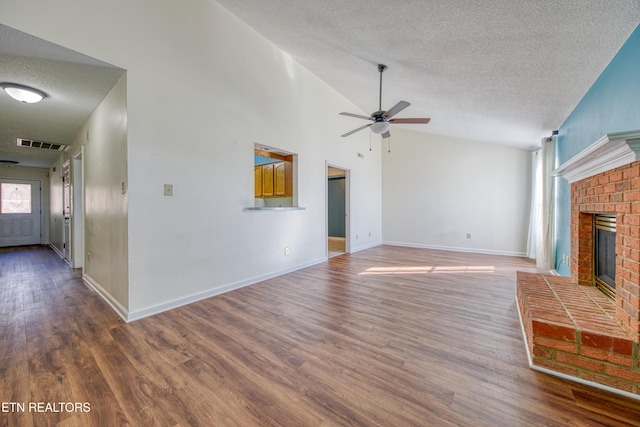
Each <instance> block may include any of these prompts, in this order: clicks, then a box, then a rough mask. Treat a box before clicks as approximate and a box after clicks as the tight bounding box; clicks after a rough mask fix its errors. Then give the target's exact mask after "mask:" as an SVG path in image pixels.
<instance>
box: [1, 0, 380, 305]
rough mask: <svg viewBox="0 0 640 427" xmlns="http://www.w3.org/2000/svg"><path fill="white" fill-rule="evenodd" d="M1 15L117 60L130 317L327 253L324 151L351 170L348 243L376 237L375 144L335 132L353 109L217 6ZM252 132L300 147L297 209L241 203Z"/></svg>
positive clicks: (248, 183) (18, 2) (119, 0)
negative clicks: (123, 75) (123, 106)
mask: <svg viewBox="0 0 640 427" xmlns="http://www.w3.org/2000/svg"><path fill="white" fill-rule="evenodd" d="M34 10H37V11H38V13H37V14H34V13H33V11H34ZM0 16H1V17H2V18H0V19H2V22H3V23H4V24H5V25H9V26H11V27H14V28H17V29H19V30H21V31H25V32H27V33H30V34H33V35H36V36H38V37H42V38H44V39H47V40H49V41H52V42H54V43H58V44H60V45H62V46H65V47H67V48H70V49H74V50H77V51H79V52H81V53H83V54H86V55H89V56H93V57H95V58H97V59H100V60H102V61H105V62H108V63H111V64H114V65H116V66H119V67H121V68H123V69H126V70H127V113H128V136H127V139H128V151H127V162H128V182H127V186H128V224H129V228H128V282H129V286H128V291H129V292H128V293H129V295H128V304H127V305H126V308H127V309H128V314H127V316H128V317H129V318H136V317H140V316H144V315H147V314H150V313H153V312H154V311H157V310H162V309H167V308H170V307H172V306H175V305H179V304H183V303H187V302H189V301H192V300H195V299H198V298H201V297H205V296H208V295H213V294H215V293H217V292H221V291H224V290H228V289H232V288H234V287H237V286H242V285H246V284H249V283H252V282H253V281H256V280H258V279H261V278H265V277H268V276H270V275H273V274H279V273H282V272H286V271H289V270H291V269H296V268H300V267H302V266H305V265H309V264H312V263H315V262H319V261H321V260H323V259H325V257H326V252H325V250H326V234H325V233H326V206H325V188H326V169H325V165H326V162H327V161H328V162H330V163H331V164H335V165H338V166H340V167H343V168H346V169H350V170H351V201H352V208H351V220H352V225H351V243H352V244H351V247H352V250H358V249H362V248H364V247H368V246H371V245H375V244H378V243H379V242H380V241H381V189H380V180H381V169H380V152H379V150H378V151H374V152H372V153H370V152H369V151H367V150H368V146H369V137H368V134H367V133H366V132H362V133H361V134H359V135H353V136H352V137H350V138H348V139H345V138H340V136H339V135H341V134H342V133H344V132H346V131H347V130H349V129H351V128H353V127H354V123H353V121H352V120H350V119H348V118H345V117H342V116H338V113H339V112H340V111H353V112H358V109H357V108H355V106H354V105H352V104H351V103H350V102H348V101H347V100H346V99H345V98H344V97H342V96H341V95H340V94H338V93H337V92H335V91H334V90H333V89H331V88H330V87H328V86H327V85H326V84H325V83H324V82H323V81H321V80H320V79H318V78H317V77H315V76H314V75H312V74H311V73H310V72H308V71H307V70H306V69H305V68H303V67H302V66H300V65H299V64H297V63H296V62H295V61H292V60H291V59H290V58H289V57H288V56H287V55H286V54H285V53H283V52H282V51H280V50H279V49H277V48H275V47H274V46H273V45H272V44H271V43H269V42H268V41H267V40H265V39H264V38H263V37H261V36H260V35H258V34H257V33H255V32H254V31H253V30H252V29H251V28H249V27H247V26H246V25H245V24H244V23H242V22H241V21H239V20H238V19H236V18H235V17H234V16H232V15H231V14H229V13H228V12H227V11H226V10H224V9H222V8H221V7H220V6H219V5H218V4H217V3H214V2H213V1H210V0H192V1H189V2H175V1H171V0H154V1H151V0H148V1H136V2H130V1H128V0H114V1H110V2H86V1H83V0H64V1H60V2H49V1H44V0H26V1H25V0H6V1H3V2H2V4H0ZM255 143H261V144H265V145H268V146H274V147H278V148H281V149H283V150H287V151H290V152H294V153H297V154H298V161H299V168H298V199H299V204H300V205H301V206H304V207H305V208H306V209H305V210H297V211H276V212H252V211H246V210H244V208H245V207H249V206H253V203H254V201H253V148H254V144H255ZM358 151H361V152H363V153H365V157H364V158H359V157H358V156H357V152H358ZM85 173H88V166H87V167H86V168H85ZM165 183H167V184H173V186H174V196H173V197H166V196H163V184H165ZM87 197H89V195H88V194H87ZM369 232H371V237H368V236H369V234H368V233H369ZM356 234H357V235H358V237H359V238H358V239H355V235H356ZM285 246H286V247H289V248H290V251H291V253H290V255H287V256H285V255H284V250H283V249H284V247H285Z"/></svg>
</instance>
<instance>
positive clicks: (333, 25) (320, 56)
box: [218, 0, 640, 149]
mask: <svg viewBox="0 0 640 427" xmlns="http://www.w3.org/2000/svg"><path fill="white" fill-rule="evenodd" d="M218 2H219V3H220V4H222V6H223V7H225V8H226V9H228V10H229V11H230V12H231V13H233V14H234V15H236V16H238V17H239V18H240V19H242V20H243V21H244V22H246V23H247V24H248V25H249V26H251V27H252V28H254V29H255V30H256V31H257V32H259V33H261V34H262V35H263V36H264V37H266V38H267V39H268V40H270V41H271V42H273V43H274V44H276V45H277V46H279V47H280V48H282V49H283V50H284V51H286V52H287V53H288V54H290V55H291V56H292V57H293V58H295V59H296V60H297V61H298V62H300V63H301V64H302V65H304V66H305V67H306V68H308V69H309V70H310V71H311V72H313V73H314V74H315V75H317V76H318V77H320V78H321V79H323V80H324V81H325V82H327V83H328V84H329V85H330V86H332V87H333V88H335V89H336V90H338V92H340V93H342V94H343V95H344V96H346V97H347V98H348V99H350V100H351V101H352V102H354V103H355V104H356V105H357V106H358V107H360V108H361V109H362V110H363V111H364V112H365V113H366V114H370V113H372V112H374V111H376V110H377V109H378V78H379V76H378V70H377V67H376V66H377V64H378V63H383V64H385V65H387V66H388V67H389V68H388V70H387V71H386V72H385V73H384V77H383V79H384V83H383V100H382V109H383V110H386V109H389V108H391V106H393V105H394V104H395V103H396V102H398V101H400V100H406V101H408V102H410V103H411V104H412V105H411V106H410V107H409V108H407V109H406V110H404V111H402V112H401V113H400V114H398V115H397V116H396V117H431V123H429V124H428V125H403V126H406V127H408V128H411V129H415V130H423V131H426V132H430V133H435V134H442V135H448V136H453V137H458V138H464V139H469V140H476V141H481V142H487V143H496V144H501V145H508V146H512V147H517V148H525V149H529V148H533V147H535V146H538V145H539V142H540V139H541V138H543V137H547V136H549V135H550V134H551V131H552V130H554V129H557V128H558V127H559V126H560V125H561V124H562V123H563V122H564V120H565V119H566V118H567V116H568V115H569V113H570V112H571V111H572V110H573V108H574V107H575V106H576V104H577V103H578V102H579V101H580V99H581V98H582V96H583V95H584V94H585V93H586V91H587V90H588V89H589V88H590V87H591V85H592V84H593V82H594V81H595V80H596V78H597V77H598V76H599V75H600V74H601V73H602V71H603V70H604V68H605V67H606V66H607V64H608V63H609V62H610V61H611V59H612V58H613V56H614V55H615V54H616V52H617V51H618V50H619V49H620V47H621V46H622V45H623V43H624V42H625V41H626V39H627V38H628V37H629V35H630V34H631V33H632V32H633V30H634V29H635V28H636V26H637V25H638V23H640V0H607V1H602V0H562V1H559V0H483V1H478V0H403V1H401V2H391V1H387V0H384V1H383V0H349V1H343V0H323V1H317V0H297V1H295V2H292V1H290V0H270V1H263V0H218ZM337 113H338V112H336V114H337ZM354 113H357V112H356V111H354ZM343 120H344V128H343V129H342V130H343V131H345V132H346V131H349V130H351V129H354V128H356V127H358V126H360V125H361V124H363V123H362V121H359V120H358V119H354V118H350V117H345V118H343ZM391 132H392V133H393V127H392V130H391Z"/></svg>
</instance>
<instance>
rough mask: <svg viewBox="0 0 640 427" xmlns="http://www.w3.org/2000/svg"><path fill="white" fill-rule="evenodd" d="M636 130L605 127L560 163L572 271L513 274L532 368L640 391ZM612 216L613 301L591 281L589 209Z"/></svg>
mask: <svg viewBox="0 0 640 427" xmlns="http://www.w3.org/2000/svg"><path fill="white" fill-rule="evenodd" d="M639 159H640V132H639V131H632V132H619V133H615V134H607V135H605V136H604V137H602V138H601V139H600V140H598V141H596V142H595V143H593V144H592V145H591V146H590V147H588V148H587V149H585V150H583V151H582V152H581V153H579V154H578V155H576V156H575V157H573V158H572V159H570V160H569V161H567V162H566V163H564V164H563V165H561V166H560V167H559V168H558V169H556V171H555V176H561V177H564V178H566V179H567V180H568V181H569V182H570V183H571V265H570V269H571V277H560V276H553V275H542V274H531V273H519V275H518V288H517V289H518V290H517V299H518V307H519V310H520V318H521V321H522V327H523V330H524V333H525V338H526V341H527V348H528V350H529V356H530V360H531V363H532V367H534V368H536V367H538V368H542V369H543V370H545V371H552V372H556V373H560V374H563V375H568V376H571V377H575V378H577V379H579V380H581V381H587V382H590V383H594V384H600V385H604V386H607V387H612V388H613V389H616V390H620V391H624V392H628V393H631V394H633V395H635V396H638V397H640V354H639V353H640V348H639V341H640V161H638V160H639ZM595 214H609V215H615V217H616V274H615V301H611V300H609V299H608V298H607V297H606V296H605V295H604V294H603V293H601V292H600V291H599V290H598V289H596V288H595V286H594V277H593V263H594V260H593V250H594V249H593V239H594V215H595Z"/></svg>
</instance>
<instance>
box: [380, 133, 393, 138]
mask: <svg viewBox="0 0 640 427" xmlns="http://www.w3.org/2000/svg"><path fill="white" fill-rule="evenodd" d="M390 136H391V132H389V131H386V132H385V133H383V134H382V137H383V138H389V137H390Z"/></svg>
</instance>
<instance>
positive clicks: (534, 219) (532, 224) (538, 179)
mask: <svg viewBox="0 0 640 427" xmlns="http://www.w3.org/2000/svg"><path fill="white" fill-rule="evenodd" d="M540 157H541V154H540V149H538V150H536V151H532V152H531V213H530V216H529V218H530V220H529V235H528V237H527V257H529V258H531V259H536V258H538V247H540V246H541V245H542V233H540V230H542V167H541V162H540Z"/></svg>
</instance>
